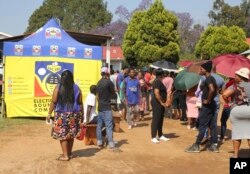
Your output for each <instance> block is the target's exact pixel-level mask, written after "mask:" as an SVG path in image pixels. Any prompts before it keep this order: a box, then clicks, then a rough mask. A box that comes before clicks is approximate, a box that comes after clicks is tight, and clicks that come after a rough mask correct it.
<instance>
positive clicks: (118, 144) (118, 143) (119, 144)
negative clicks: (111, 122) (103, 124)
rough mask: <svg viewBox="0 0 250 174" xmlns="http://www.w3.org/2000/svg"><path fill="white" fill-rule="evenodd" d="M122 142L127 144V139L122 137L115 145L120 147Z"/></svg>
mask: <svg viewBox="0 0 250 174" xmlns="http://www.w3.org/2000/svg"><path fill="white" fill-rule="evenodd" d="M123 144H129V143H128V139H123V140H120V141H118V142H117V144H116V147H118V148H120V147H121V146H122V145H123Z"/></svg>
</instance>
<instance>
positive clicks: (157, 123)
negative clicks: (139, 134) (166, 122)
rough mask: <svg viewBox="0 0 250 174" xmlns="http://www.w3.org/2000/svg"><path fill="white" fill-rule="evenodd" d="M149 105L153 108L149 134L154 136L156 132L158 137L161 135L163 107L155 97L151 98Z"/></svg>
mask: <svg viewBox="0 0 250 174" xmlns="http://www.w3.org/2000/svg"><path fill="white" fill-rule="evenodd" d="M151 105H152V109H153V118H152V123H151V136H152V138H156V136H157V133H158V137H161V136H162V134H163V133H162V126H163V118H164V112H165V108H164V107H163V106H162V105H161V104H160V103H159V102H158V101H156V99H152V100H151Z"/></svg>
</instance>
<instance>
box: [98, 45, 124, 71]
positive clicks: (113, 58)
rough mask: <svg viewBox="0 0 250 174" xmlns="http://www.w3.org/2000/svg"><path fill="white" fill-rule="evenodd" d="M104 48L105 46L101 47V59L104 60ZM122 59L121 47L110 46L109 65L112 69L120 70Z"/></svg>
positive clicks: (105, 48)
mask: <svg viewBox="0 0 250 174" xmlns="http://www.w3.org/2000/svg"><path fill="white" fill-rule="evenodd" d="M106 50H107V47H106V46H103V47H102V57H103V61H104V62H106V56H107V55H106ZM123 60H124V56H123V52H122V48H121V47H119V46H110V66H111V68H113V70H121V68H122V61H123Z"/></svg>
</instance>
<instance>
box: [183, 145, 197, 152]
mask: <svg viewBox="0 0 250 174" xmlns="http://www.w3.org/2000/svg"><path fill="white" fill-rule="evenodd" d="M185 152H188V153H199V152H200V147H199V145H198V144H193V145H192V146H190V147H189V148H187V149H186V150H185Z"/></svg>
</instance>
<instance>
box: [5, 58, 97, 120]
mask: <svg viewBox="0 0 250 174" xmlns="http://www.w3.org/2000/svg"><path fill="white" fill-rule="evenodd" d="M44 62H47V63H48V65H47V66H46V67H42V68H40V69H39V71H36V70H37V69H36V66H37V65H38V64H39V63H40V64H42V63H44ZM62 64H68V65H70V67H72V69H73V74H74V81H75V83H76V84H77V85H79V87H80V89H81V91H82V94H83V101H84V100H85V97H86V96H87V94H88V93H89V87H90V85H93V84H96V83H97V82H98V80H99V79H100V69H101V61H100V60H89V59H75V58H74V59H70V58H58V57H17V56H7V57H6V58H5V72H4V79H5V85H4V87H5V97H4V99H5V103H6V111H7V117H46V116H47V114H48V109H49V105H50V101H51V98H52V93H53V90H54V87H55V86H56V85H57V84H56V83H55V81H56V80H55V79H57V78H58V77H59V78H60V74H61V71H62V70H63V69H62V68H63V67H62V66H60V65H62ZM59 72H60V73H59ZM38 74H40V75H43V78H41V77H39V75H38ZM35 83H36V85H35Z"/></svg>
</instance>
